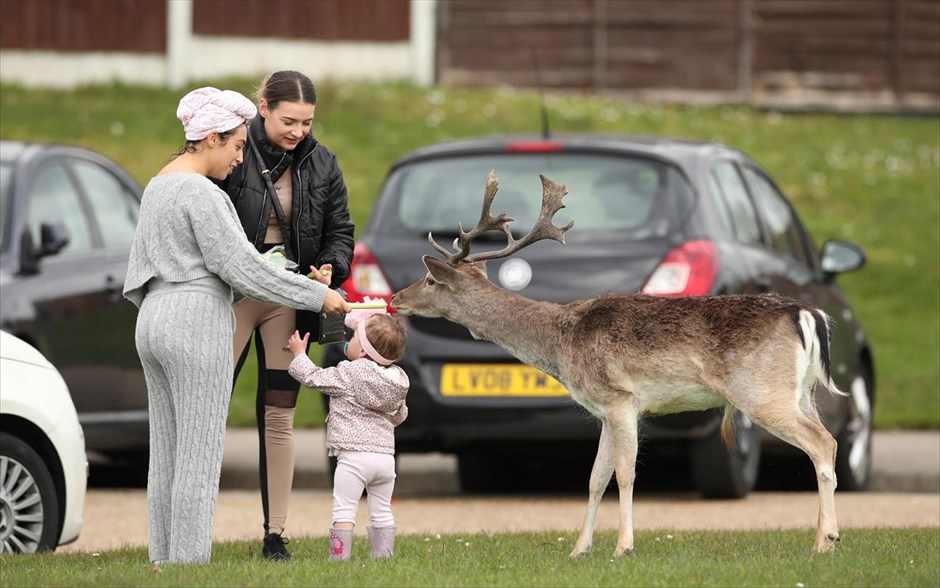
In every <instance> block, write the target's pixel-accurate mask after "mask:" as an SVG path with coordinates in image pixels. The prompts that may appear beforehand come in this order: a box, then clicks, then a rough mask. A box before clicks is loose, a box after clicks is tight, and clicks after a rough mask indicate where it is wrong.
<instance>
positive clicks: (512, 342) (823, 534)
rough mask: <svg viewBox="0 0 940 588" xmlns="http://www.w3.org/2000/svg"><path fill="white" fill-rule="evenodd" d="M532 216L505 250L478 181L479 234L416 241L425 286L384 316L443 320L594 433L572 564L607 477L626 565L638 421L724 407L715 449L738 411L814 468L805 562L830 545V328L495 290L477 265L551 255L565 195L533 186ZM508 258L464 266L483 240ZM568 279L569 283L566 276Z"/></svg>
mask: <svg viewBox="0 0 940 588" xmlns="http://www.w3.org/2000/svg"><path fill="white" fill-rule="evenodd" d="M540 178H541V180H542V190H543V191H542V208H541V212H540V214H539V218H538V221H537V222H536V224H535V226H534V227H533V228H532V230H531V231H530V232H529V233H528V234H526V235H525V236H524V237H522V238H520V239H518V240H517V239H515V238H514V237H513V235H512V233H511V231H510V229H509V223H510V222H511V221H512V220H513V219H512V218H510V217H508V216H507V214H506V213H505V212H501V213H500V214H498V215H496V216H493V215H492V214H491V212H490V207H491V205H492V202H493V198H494V196H495V195H496V192H497V189H498V181H497V178H496V175H495V174H494V173H493V172H490V175H489V178H488V179H487V184H486V188H485V191H484V196H483V210H482V213H481V215H480V220H479V222H478V223H477V226H476V227H475V228H473V229H472V230H470V231H464V228H463V226H462V225H458V226H459V233H458V235H459V236H458V237H457V239H455V241H454V245H453V250H450V249H447V248H446V247H443V246H441V245H439V244H438V243H437V242H436V241H435V240H434V237H433V235H432V234H428V240H429V241H430V243H431V245H432V246H433V247H434V249H436V250H437V251H438V252H440V253H441V254H443V255H444V256H445V257H444V259H438V258H436V257H432V256H429V255H426V256H424V257H423V261H424V265H425V266H426V267H427V270H428V273H427V275H426V276H425V277H424V278H422V279H420V280H418V281H417V282H415V283H414V284H411V285H410V286H408V287H407V288H405V289H403V290H401V291H399V292H398V293H396V294H395V295H394V297H393V298H392V302H391V303H392V306H393V307H394V308H396V309H397V310H398V311H399V312H401V313H403V314H406V315H420V316H425V317H442V318H445V319H447V320H450V321H453V322H455V323H459V324H461V325H463V326H465V327H466V328H467V329H469V331H470V333H471V334H472V335H473V336H474V337H476V338H478V339H486V340H489V341H492V342H493V343H496V344H497V345H499V346H500V347H503V348H504V349H505V350H506V351H508V352H509V353H510V354H512V355H513V356H515V357H516V358H518V359H519V360H520V361H522V362H524V363H526V364H529V365H532V366H534V367H536V368H539V369H540V370H542V371H543V372H545V373H546V374H549V375H551V376H553V377H554V378H555V379H557V380H558V381H560V382H561V383H562V384H563V385H564V386H565V387H566V388H567V389H568V391H569V392H570V393H571V397H572V398H573V399H574V400H575V401H576V402H577V403H578V404H580V405H581V406H583V407H584V408H586V409H587V410H588V411H590V412H591V413H592V414H593V415H594V416H596V417H597V418H598V419H600V421H601V423H602V428H601V434H600V442H599V445H598V450H597V456H596V458H595V460H594V466H593V469H592V471H591V479H590V484H589V499H588V506H587V512H586V514H585V516H584V523H583V526H582V528H581V533H580V535H579V537H578V539H577V542H576V543H575V545H574V549H573V550H572V552H571V556H572V557H576V556H579V555H582V554H585V553H588V552H590V550H591V545H592V541H593V531H594V521H595V517H596V514H597V508H598V505H599V503H600V500H601V497H602V496H603V493H604V490H605V488H606V487H607V485H608V483H609V482H610V479H611V476H612V475H613V473H614V472H616V474H617V485H618V487H619V491H620V531H619V535H618V538H617V546H616V548H615V550H614V555H615V556H619V555H622V554H624V553H630V552H632V551H633V511H632V508H633V506H632V502H633V482H634V478H635V465H636V457H637V427H638V420H639V418H640V417H642V416H646V415H661V414H671V413H676V412H684V411H690V410H703V409H707V408H712V407H720V406H724V407H725V412H724V419H723V422H722V436H723V437H724V439H725V441H726V443H727V442H729V441H730V440H731V436H732V435H733V431H731V423H732V415H733V413H734V411H736V410H737V411H740V412H742V413H743V414H745V415H747V416H748V417H749V418H750V419H751V420H752V421H753V422H755V423H758V424H760V425H761V426H762V427H764V428H765V429H766V430H768V431H770V432H771V433H773V434H774V435H776V436H778V437H780V438H781V439H783V440H784V441H787V442H788V443H790V444H792V445H794V446H796V447H798V448H799V449H802V450H803V451H804V452H806V454H807V455H809V457H810V459H811V460H812V461H813V465H814V466H815V468H816V477H817V483H818V487H819V518H818V522H817V528H816V540H815V545H814V548H815V550H816V551H817V552H825V551H829V550H831V549H832V548H833V546H834V544H835V542H836V541H838V540H839V532H838V526H837V524H836V512H835V495H834V493H835V488H836V477H835V454H836V441H835V439H833V437H832V435H830V434H829V432H828V431H827V430H826V428H825V427H824V426H823V424H822V423H821V422H820V420H819V416H818V413H817V409H816V403H815V397H814V394H815V386H816V382H817V380H818V381H820V382H821V383H823V384H824V385H825V387H826V388H827V389H828V390H829V391H830V392H831V393H834V394H842V395H844V393H843V392H841V391H839V389H838V388H837V387H836V385H835V383H834V382H833V381H832V378H831V375H830V365H829V364H830V359H829V338H830V333H829V318H828V317H827V315H826V314H825V313H823V312H822V311H821V310H819V309H817V308H814V307H813V306H811V305H809V304H806V303H803V302H798V301H795V300H791V299H787V298H783V297H781V296H778V295H774V294H760V295H723V296H703V297H686V298H658V297H652V296H643V295H623V294H606V295H603V296H598V297H596V298H592V299H590V300H581V301H576V302H572V303H570V304H555V303H550V302H541V301H535V300H531V299H528V298H525V297H523V296H521V295H518V294H514V293H511V292H509V291H507V290H504V289H502V288H499V287H498V286H496V285H494V284H493V283H491V282H490V281H489V279H488V278H487V273H486V267H485V261H486V260H489V259H497V258H503V257H507V256H509V255H511V254H512V253H514V252H516V251H518V250H519V249H521V248H523V247H525V246H527V245H529V244H530V243H533V242H535V241H538V240H541V239H553V240H555V241H559V242H561V243H562V244H564V242H565V233H566V232H567V231H568V229H570V228H571V227H572V225H573V224H574V223H573V222H571V223H568V224H567V225H566V226H564V227H558V226H555V225H554V224H553V222H552V218H553V217H554V215H555V213H556V212H558V210H560V209H561V208H564V204H563V203H562V198H563V197H564V196H565V195H566V194H567V189H566V188H565V187H564V186H563V185H560V184H556V183H555V182H553V181H551V180H549V179H548V178H546V177H545V176H540ZM493 230H497V231H502V232H503V233H505V235H506V239H507V241H508V245H507V246H506V247H505V248H504V249H502V250H499V251H487V252H481V253H477V254H471V253H470V245H471V243H472V242H473V240H474V239H475V238H476V237H478V236H479V235H481V234H482V233H484V232H486V231H493ZM572 279H577V276H572Z"/></svg>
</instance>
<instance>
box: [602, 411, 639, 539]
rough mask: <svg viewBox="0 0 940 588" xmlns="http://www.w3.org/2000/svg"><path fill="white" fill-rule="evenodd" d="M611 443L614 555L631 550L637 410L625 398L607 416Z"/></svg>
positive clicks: (637, 443)
mask: <svg viewBox="0 0 940 588" xmlns="http://www.w3.org/2000/svg"><path fill="white" fill-rule="evenodd" d="M608 419H609V422H610V426H611V436H612V438H613V446H614V467H615V469H616V471H617V487H618V489H619V490H620V533H619V535H618V536H617V547H615V548H614V557H619V556H621V555H623V554H628V555H629V554H631V553H633V480H634V479H635V478H636V455H637V451H638V446H639V438H638V428H639V425H638V420H639V409H638V408H637V406H636V403H635V402H634V401H633V399H630V400H628V401H627V402H625V403H624V404H623V406H621V407H618V409H617V410H615V411H611V413H610V414H609V416H608Z"/></svg>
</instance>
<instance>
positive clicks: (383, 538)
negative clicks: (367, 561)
mask: <svg viewBox="0 0 940 588" xmlns="http://www.w3.org/2000/svg"><path fill="white" fill-rule="evenodd" d="M396 530H397V527H366V533H368V534H369V543H371V544H372V557H374V558H375V559H383V558H386V557H392V556H393V555H395V531H396Z"/></svg>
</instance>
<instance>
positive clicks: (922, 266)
mask: <svg viewBox="0 0 940 588" xmlns="http://www.w3.org/2000/svg"><path fill="white" fill-rule="evenodd" d="M207 83H208V82H207ZM211 83H212V84H213V85H216V86H218V87H224V88H232V89H236V90H240V91H242V92H245V93H250V92H251V91H252V89H253V86H254V84H255V83H257V80H215V81H212V82H211ZM198 85H202V84H198ZM194 87H195V85H194ZM187 89H189V88H187ZM182 93H183V91H173V90H165V89H152V88H144V87H132V86H123V85H111V86H89V87H85V88H82V89H79V90H75V91H51V90H36V91H34V90H26V89H23V88H20V87H15V86H0V138H5V139H31V140H42V141H57V142H64V143H76V144H80V145H85V146H88V147H92V148H94V149H98V150H100V151H102V152H104V153H105V154H107V155H109V156H111V157H112V158H114V159H115V160H117V161H118V162H120V163H122V164H123V165H125V166H126V167H127V168H128V169H129V170H130V171H131V172H132V173H133V174H134V176H135V177H137V178H138V180H140V181H141V182H142V183H144V182H146V181H147V180H148V178H149V177H150V176H151V175H153V173H154V172H156V171H157V170H158V169H159V168H160V167H161V166H162V165H163V163H164V162H166V161H167V160H168V158H169V157H170V156H171V155H172V154H173V153H175V152H176V151H177V149H178V148H179V147H180V145H181V144H182V132H181V127H180V124H179V122H178V121H177V120H176V119H175V117H174V113H175V111H176V104H177V101H178V99H179V97H180V96H181V95H182ZM318 94H319V100H318V106H317V119H316V121H315V124H314V132H315V134H316V136H317V137H318V138H319V139H320V140H321V141H323V142H324V143H325V144H326V145H328V146H329V147H330V148H331V149H332V150H333V151H335V152H336V154H337V156H338V158H339V161H340V163H341V165H342V166H343V170H344V173H345V177H346V181H347V184H348V186H349V191H350V199H351V200H350V202H351V208H352V214H353V219H354V221H355V222H356V226H357V230H361V229H362V227H364V226H365V223H366V221H367V220H368V217H369V212H370V210H371V207H372V203H373V201H374V199H375V196H376V193H377V190H378V188H379V186H380V184H381V181H382V178H383V176H384V174H385V172H386V170H387V169H388V167H389V165H390V164H391V163H392V162H393V161H394V160H395V159H396V158H397V157H399V156H401V155H403V154H405V153H406V152H408V151H409V150H411V149H413V148H415V147H418V146H422V145H426V144H429V143H434V142H437V141H442V140H447V139H455V138H460V137H465V136H469V135H491V134H497V133H506V132H538V125H539V115H538V95H537V93H535V92H522V91H514V90H508V89H495V90H479V89H473V90H471V89H450V88H431V89H422V88H416V87H413V86H411V85H408V84H389V83H383V84H364V83H343V84H333V83H324V84H320V85H319V87H318ZM546 99H547V104H548V109H549V116H550V118H551V121H552V127H553V129H554V130H555V131H559V132H560V131H598V132H611V133H638V134H661V135H672V136H678V137H686V138H692V139H705V140H718V141H722V142H725V143H727V144H729V145H732V146H734V147H737V148H739V149H741V150H743V151H744V152H745V153H747V154H749V155H750V156H751V157H753V158H754V159H755V160H756V161H758V162H759V163H761V164H762V165H763V166H764V167H765V168H766V169H767V170H768V171H769V172H770V173H771V175H773V176H774V178H775V179H776V180H777V181H778V182H779V183H780V184H781V187H782V188H783V189H784V191H785V192H786V193H787V195H788V196H789V197H790V198H791V199H792V200H793V202H794V204H795V206H796V208H797V210H798V211H799V212H800V214H801V216H802V217H803V219H804V220H805V221H806V223H807V224H808V226H809V229H810V230H811V232H812V233H813V234H814V235H815V237H816V239H817V240H818V242H819V243H820V244H821V243H822V241H824V240H825V239H827V238H832V237H840V238H847V239H851V240H854V241H856V242H857V243H859V244H860V245H861V246H862V247H863V248H864V249H865V250H866V252H867V254H868V264H867V266H866V267H865V268H863V269H862V270H861V271H859V272H856V273H853V274H848V275H846V276H844V277H842V278H840V282H841V284H842V285H843V287H844V289H845V291H846V293H847V295H848V298H849V300H850V301H851V302H852V304H853V305H854V307H855V308H856V311H857V312H858V314H859V316H860V317H861V321H862V324H863V325H864V326H865V328H866V330H867V332H868V335H869V338H870V340H871V341H872V346H873V349H874V354H875V364H876V365H875V369H876V378H877V401H876V402H877V405H876V411H875V425H876V426H877V427H879V428H896V427H905V428H929V429H938V428H940V117H938V116H919V117H914V116H909V117H908V116H883V115H877V116H876V115H857V116H850V115H842V114H786V113H778V112H763V111H758V110H753V109H749V108H743V107H741V108H738V107H709V108H703V107H686V106H675V105H659V106H641V105H637V104H633V103H629V102H625V101H623V100H619V99H616V98H610V97H607V98H605V97H594V96H581V95H575V94H549V95H547V97H546ZM497 171H498V170H497ZM430 252H431V251H430V249H429V253H430ZM415 263H419V261H418V260H417V259H416V260H415ZM253 362H254V360H253V358H252V359H251V360H250V361H249V365H246V368H245V372H244V375H243V377H242V378H240V379H239V382H238V386H237V392H236V396H235V402H234V405H233V411H232V417H231V419H230V423H231V424H233V425H245V426H250V425H252V424H253V423H254V409H253V403H254V383H253V379H252V376H251V374H252V369H253V366H252V365H251V364H253ZM310 395H311V396H314V393H312V392H311V393H310ZM317 400H318V399H317ZM300 407H301V410H299V412H298V421H297V422H298V423H299V424H300V425H301V426H319V425H320V424H322V414H321V412H320V410H319V402H318V401H316V402H312V401H311V402H308V401H307V399H303V400H301V404H300Z"/></svg>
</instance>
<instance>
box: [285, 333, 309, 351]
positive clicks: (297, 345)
mask: <svg viewBox="0 0 940 588" xmlns="http://www.w3.org/2000/svg"><path fill="white" fill-rule="evenodd" d="M309 339H310V333H304V336H303V339H301V338H300V331H296V330H295V331H294V334H293V335H291V336H290V339H289V340H288V341H287V347H288V349H290V352H291V354H292V355H293V356H294V357H297V356H298V355H304V354H306V353H307V341H308V340H309Z"/></svg>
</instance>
